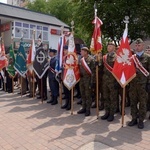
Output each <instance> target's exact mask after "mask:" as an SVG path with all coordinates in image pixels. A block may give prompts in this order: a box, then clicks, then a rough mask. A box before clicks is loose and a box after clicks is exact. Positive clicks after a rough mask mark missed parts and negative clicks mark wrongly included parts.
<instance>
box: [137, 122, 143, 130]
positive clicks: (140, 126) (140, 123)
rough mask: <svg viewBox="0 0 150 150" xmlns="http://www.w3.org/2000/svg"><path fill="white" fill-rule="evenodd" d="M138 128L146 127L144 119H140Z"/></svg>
mask: <svg viewBox="0 0 150 150" xmlns="http://www.w3.org/2000/svg"><path fill="white" fill-rule="evenodd" d="M138 128H139V129H143V128H144V122H143V121H141V120H139V123H138Z"/></svg>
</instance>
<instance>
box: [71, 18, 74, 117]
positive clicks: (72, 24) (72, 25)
mask: <svg viewBox="0 0 150 150" xmlns="http://www.w3.org/2000/svg"><path fill="white" fill-rule="evenodd" d="M71 29H72V33H73V34H74V30H73V29H74V21H73V20H72V21H71ZM73 88H74V87H72V89H71V115H73V101H74V99H73V98H74V96H73V95H74V93H73Z"/></svg>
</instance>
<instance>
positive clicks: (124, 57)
mask: <svg viewBox="0 0 150 150" xmlns="http://www.w3.org/2000/svg"><path fill="white" fill-rule="evenodd" d="M129 55H130V52H129V50H128V49H126V48H123V49H122V52H120V53H119V55H117V62H118V63H123V66H124V65H126V64H127V65H131V62H130V59H131V57H129Z"/></svg>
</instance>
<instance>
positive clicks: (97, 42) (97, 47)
mask: <svg viewBox="0 0 150 150" xmlns="http://www.w3.org/2000/svg"><path fill="white" fill-rule="evenodd" d="M92 23H93V24H95V28H94V32H93V35H92V40H91V46H90V50H91V53H92V54H94V55H95V54H97V53H99V52H101V50H102V39H101V30H100V27H101V25H102V24H103V22H102V21H101V20H100V19H99V18H98V17H95V19H94V20H93V22H92Z"/></svg>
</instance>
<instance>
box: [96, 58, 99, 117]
mask: <svg viewBox="0 0 150 150" xmlns="http://www.w3.org/2000/svg"><path fill="white" fill-rule="evenodd" d="M96 61H97V63H98V55H97V56H96ZM98 83H99V80H98V64H96V114H97V119H98V118H99V87H98Z"/></svg>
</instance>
